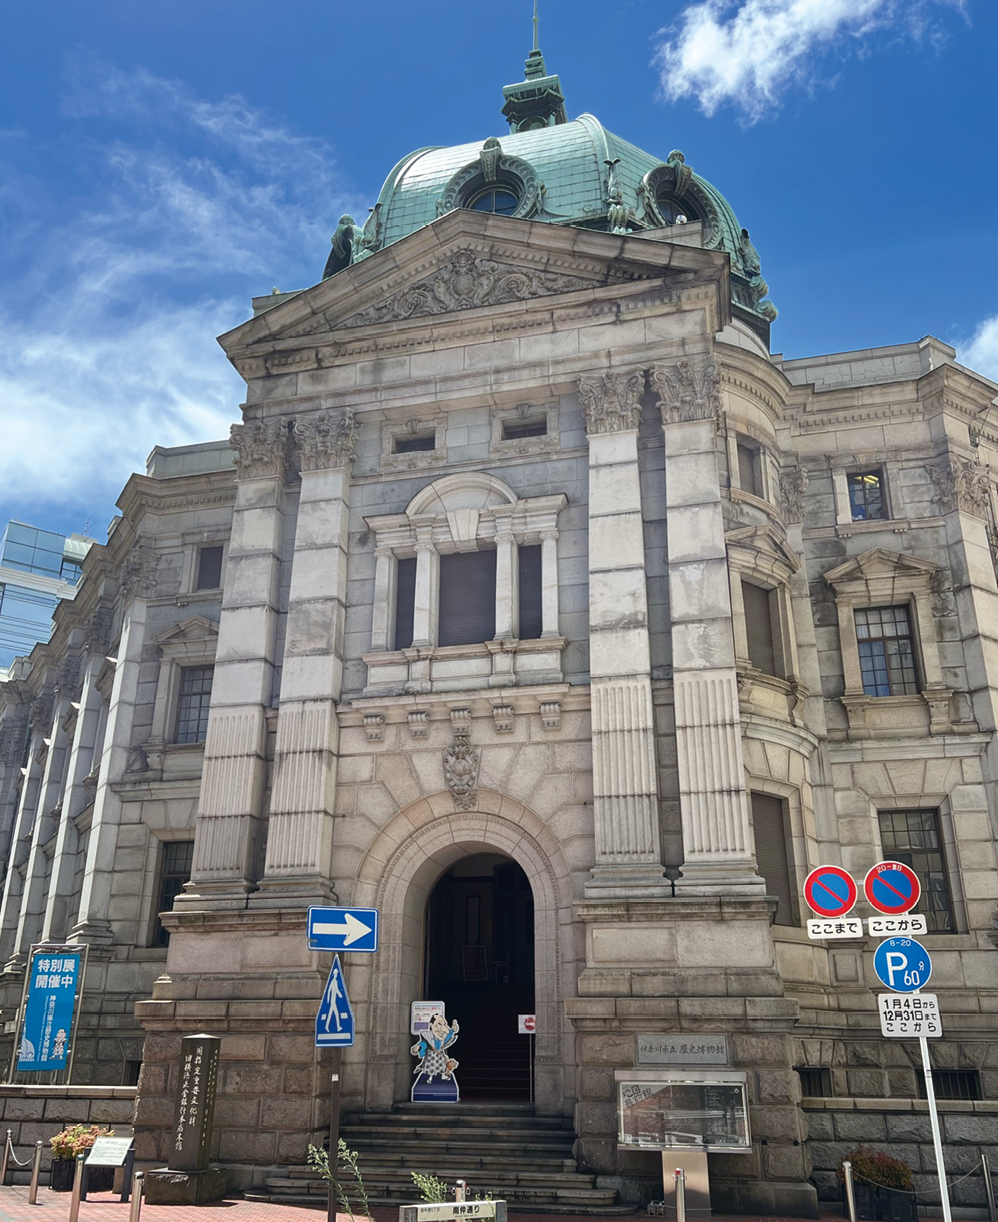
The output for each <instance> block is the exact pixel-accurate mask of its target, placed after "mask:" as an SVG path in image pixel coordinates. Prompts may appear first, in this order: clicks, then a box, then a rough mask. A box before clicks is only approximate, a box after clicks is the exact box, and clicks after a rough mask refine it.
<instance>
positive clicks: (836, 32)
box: [655, 0, 963, 121]
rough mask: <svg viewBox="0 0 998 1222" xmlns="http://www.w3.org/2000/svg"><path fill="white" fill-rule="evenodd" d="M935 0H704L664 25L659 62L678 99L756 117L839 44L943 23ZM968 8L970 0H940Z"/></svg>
mask: <svg viewBox="0 0 998 1222" xmlns="http://www.w3.org/2000/svg"><path fill="white" fill-rule="evenodd" d="M932 2H933V0H742V3H740V5H739V7H738V8H737V11H736V12H733V13H732V9H733V8H734V5H733V4H732V3H731V0H701V2H699V3H695V4H691V5H689V6H688V7H687V8H685V9H684V10H683V11H682V13H680V15H679V20H678V22H677V24H676V25H674V26H671V27H669V28H668V29H665V30H661V31H660V32H659V33H660V37H661V42H660V43H659V45H658V49H657V52H656V55H655V64H656V66H657V67H658V69H659V71H660V74H661V83H662V91H663V93H664V94H665V96H666V97H667V98H669V99H671V100H676V99H678V98H684V97H690V98H694V99H696V101H697V102H698V103H699V105H700V107H701V109H702V110H703V111H704V112H705V113H706V114H708V115H712V114H714V112H715V111H716V110H717V109H718V107H719V106H721V105H722V104H723V103H725V102H732V103H734V104H735V105H736V106H737V107H738V108H740V109H741V110H742V111H743V112H744V114H745V115H746V116H747V117H748V119H749V120H750V121H755V120H757V119H759V118H761V117H762V115H763V114H765V113H766V112H767V111H769V110H771V109H772V108H773V107H774V106H776V105H777V104H778V102H779V98H780V95H781V94H782V92H783V91H784V90H785V89H786V88H787V87H788V86H789V85H791V84H793V83H798V82H805V81H807V79H808V75H809V68H810V66H811V61H812V60H813V58H814V55H815V54H816V53H817V52H818V51H820V50H822V49H824V48H827V47H828V46H830V45H831V44H833V43H840V42H842V41H844V40H845V39H847V38H848V39H853V40H857V39H861V38H863V37H864V36H865V35H868V34H870V33H871V32H872V31H873V30H875V29H878V28H880V27H890V26H894V27H896V28H898V29H901V30H903V31H904V32H906V33H907V34H909V35H910V36H912V37H914V38H925V37H927V36H928V37H933V36H935V35H936V33H937V30H936V27H935V26H934V25H933V23H932V21H931V20H930V16H929V9H928V6H929V5H930V4H931V3H932ZM935 2H936V3H942V4H947V5H949V6H950V7H955V8H957V9H961V10H962V4H963V0H935Z"/></svg>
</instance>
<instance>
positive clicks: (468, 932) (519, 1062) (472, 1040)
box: [423, 853, 534, 1102]
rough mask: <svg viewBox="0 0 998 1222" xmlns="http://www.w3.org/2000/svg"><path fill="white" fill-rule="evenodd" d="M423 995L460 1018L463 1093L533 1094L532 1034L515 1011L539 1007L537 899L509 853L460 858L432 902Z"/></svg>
mask: <svg viewBox="0 0 998 1222" xmlns="http://www.w3.org/2000/svg"><path fill="white" fill-rule="evenodd" d="M424 930H425V933H424V955H423V963H424V972H423V996H424V998H425V999H427V1000H433V1001H443V1002H444V1003H445V1005H446V1014H447V1018H448V1021H451V1020H453V1019H457V1020H458V1022H459V1023H460V1026H461V1035H460V1040H459V1043H458V1044H457V1046H456V1047H455V1050H454V1054H455V1056H456V1057H457V1058H458V1060H459V1061H460V1068H459V1070H458V1073H457V1078H458V1082H459V1083H460V1088H461V1098H462V1099H466V1100H474V1099H493V1100H506V1101H510V1102H518V1101H521V1100H527V1099H529V1098H530V1095H531V1087H532V1070H531V1055H532V1044H533V1040H532V1039H531V1038H530V1037H529V1036H527V1035H522V1034H520V1033H519V1031H518V1028H517V1016H518V1015H520V1014H533V1013H534V901H533V893H532V892H531V888H530V882H529V880H528V878H527V876H526V874H525V873H524V871H523V869H522V868H521V867H520V866H519V865H518V864H517V863H516V862H515V861H513V860H512V859H511V858H509V857H506V856H504V855H502V854H498V853H475V854H471V855H469V856H466V857H462V858H460V859H459V860H458V861H456V862H454V863H453V865H451V867H450V869H448V870H447V871H446V872H445V873H444V874H442V875H441V876H440V878H439V879H438V880H437V883H436V885H435V886H434V888H433V890H432V891H431V893H430V897H429V899H428V900H427V904H426V922H425V926H424Z"/></svg>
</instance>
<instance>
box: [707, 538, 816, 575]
mask: <svg viewBox="0 0 998 1222" xmlns="http://www.w3.org/2000/svg"><path fill="white" fill-rule="evenodd" d="M724 541H725V543H726V544H727V545H728V547H729V548H732V547H741V548H747V549H750V550H751V552H752V553H753V554H754V556H755V557H757V558H759V559H762V558H764V559H765V560H767V561H769V563H770V564H775V565H777V566H778V567H783V568H785V569H786V570H787V571H788V572H790V573H796V572H797V570H798V569H799V568H800V565H801V562H800V557H799V556H798V555H797V554H796V552H794V551H793V549H792V548H790V547H789V546H788V545H787V541H786V539H784V538H783V537H782V536H781V535H780V534H779V532H778V531H776V530H774V529H773V527H772V526H736V527H735V528H734V529H733V530H728V531H725V532H724Z"/></svg>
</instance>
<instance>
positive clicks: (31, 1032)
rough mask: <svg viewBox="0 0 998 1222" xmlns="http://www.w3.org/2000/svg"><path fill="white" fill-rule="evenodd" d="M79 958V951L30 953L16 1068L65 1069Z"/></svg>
mask: <svg viewBox="0 0 998 1222" xmlns="http://www.w3.org/2000/svg"><path fill="white" fill-rule="evenodd" d="M82 959H83V956H82V954H79V953H77V954H66V953H63V952H61V951H60V952H57V953H53V952H52V951H35V952H34V954H33V955H32V956H31V964H30V967H29V977H28V995H27V999H26V1002H25V1006H24V1025H23V1027H22V1028H21V1042H20V1044H19V1046H18V1053H17V1068H18V1070H21V1071H24V1072H27V1071H28V1070H36V1071H37V1070H42V1071H46V1070H50V1071H54V1070H60V1069H65V1068H66V1063H67V1061H68V1060H69V1049H70V1037H71V1035H72V1032H73V1019H74V1017H75V1012H76V995H77V991H78V986H79V982H80V964H81V962H82Z"/></svg>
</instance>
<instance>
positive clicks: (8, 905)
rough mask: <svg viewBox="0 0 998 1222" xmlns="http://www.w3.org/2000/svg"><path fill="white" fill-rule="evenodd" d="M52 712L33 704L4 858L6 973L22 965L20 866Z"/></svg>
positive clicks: (1, 934)
mask: <svg viewBox="0 0 998 1222" xmlns="http://www.w3.org/2000/svg"><path fill="white" fill-rule="evenodd" d="M51 709H52V705H51V699H50V698H48V697H44V696H43V697H40V698H39V699H36V700H35V701H33V702H32V705H31V738H30V740H29V746H28V763H27V771H26V773H25V776H24V780H23V782H22V785H21V800H20V802H19V804H18V807H17V815H16V818H15V821H14V829H13V832H12V834H11V841H10V852H9V854H8V857H7V874H6V877H5V879H4V887H3V897H2V898H0V960H2V961H3V962H4V963H6V965H7V966H6V967H5V968H4V970H5V971H10V970H19V968H20V966H21V965H22V963H23V957H22V956H19V955H17V954H16V951H17V944H16V933H17V928H18V922H19V920H20V916H21V903H22V900H23V896H24V878H23V876H22V874H21V867H22V866H24V865H25V864H26V863H27V859H28V854H29V853H30V851H31V831H32V828H33V827H34V823H35V816H36V812H37V809H38V794H39V790H40V789H41V783H42V774H43V766H42V765H41V764H40V763H39V762H38V755H39V752H40V751H41V749H42V747H43V745H44V744H43V742H42V739H43V738H44V737H45V736H46V735H47V734H48V729H49V724H50V720H49V719H50V716H51Z"/></svg>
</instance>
